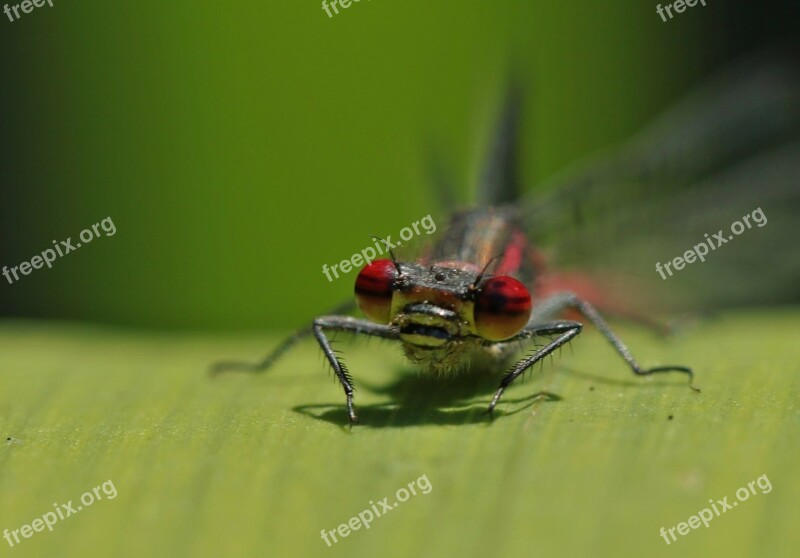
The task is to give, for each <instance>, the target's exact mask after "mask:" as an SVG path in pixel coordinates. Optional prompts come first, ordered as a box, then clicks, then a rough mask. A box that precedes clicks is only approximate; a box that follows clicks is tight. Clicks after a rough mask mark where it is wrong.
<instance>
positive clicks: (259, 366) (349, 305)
mask: <svg viewBox="0 0 800 558" xmlns="http://www.w3.org/2000/svg"><path fill="white" fill-rule="evenodd" d="M355 306H356V303H355V301H354V300H348V301H347V302H344V303H342V304H340V305H339V306H337V307H336V308H334V309H333V310H331V311H330V312H328V314H344V313H347V312H350V311H352V310H353V309H354V308H355ZM312 333H313V328H311V327H304V328H303V329H298V330H297V331H295V332H294V333H292V334H291V335H290V336H289V337H287V338H286V339H284V340H283V341H281V343H280V344H279V345H278V346H277V347H275V348H274V349H273V350H272V351H271V352H270V353H269V354H268V355H267V356H266V357H264V358H263V359H262V360H261V361H260V362H242V361H235V360H227V361H222V362H216V363H214V364H212V365H211V368H210V369H209V371H210V372H211V374H212V375H216V374H219V373H221V372H234V371H235V372H263V371H264V370H267V369H268V368H269V367H270V366H272V365H273V364H275V361H277V360H278V359H279V358H280V357H281V356H282V355H283V354H284V353H285V352H286V351H288V350H289V349H291V348H292V347H294V346H295V345H296V344H297V342H298V341H302V340H303V339H305V338H306V337H308V336H309V335H311V334H312Z"/></svg>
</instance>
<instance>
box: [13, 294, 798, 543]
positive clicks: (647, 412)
mask: <svg viewBox="0 0 800 558" xmlns="http://www.w3.org/2000/svg"><path fill="white" fill-rule="evenodd" d="M799 318H800V312H798V311H797V310H792V311H770V312H768V313H767V312H752V313H736V314H728V315H725V316H721V317H718V318H716V319H713V320H709V321H705V322H702V323H699V324H697V325H695V326H693V327H691V328H688V329H686V330H684V331H682V332H680V334H678V335H677V336H676V337H673V338H670V339H660V338H655V337H654V336H653V335H652V334H650V333H649V332H647V331H642V330H641V329H638V328H635V327H625V326H622V325H620V326H617V329H618V331H619V333H620V334H621V336H622V337H623V338H624V339H625V340H626V342H627V343H628V345H629V346H630V348H631V350H632V351H633V352H634V354H635V355H636V356H637V357H638V358H639V360H640V361H641V362H642V364H643V365H646V366H650V365H656V364H673V363H674V364H686V365H690V366H692V367H693V368H694V369H695V371H696V374H697V376H696V384H697V385H698V386H699V387H701V388H702V393H699V394H698V393H694V392H692V391H691V390H689V389H688V388H687V386H686V383H685V380H684V379H683V378H682V377H680V376H679V375H678V376H677V377H674V376H665V377H661V378H636V377H633V376H632V374H630V372H629V371H627V369H626V368H625V366H624V364H623V363H622V362H621V360H620V359H619V358H618V357H617V356H616V355H615V354H614V353H613V352H612V350H611V349H610V348H609V347H608V346H607V344H606V343H605V341H604V340H603V339H602V338H601V336H600V335H599V334H598V333H597V332H596V331H594V330H592V329H586V330H585V331H584V333H583V334H581V336H579V337H578V338H577V339H576V340H575V341H574V342H573V343H572V344H571V346H570V347H567V348H565V349H564V350H563V351H562V352H561V354H560V355H559V356H556V357H555V358H554V359H553V361H552V362H550V361H548V362H546V363H545V364H544V366H543V367H542V369H541V370H540V369H539V368H538V367H537V369H536V370H535V371H534V372H533V373H532V374H531V375H530V376H528V377H527V379H526V381H525V382H524V383H519V384H515V385H514V386H512V388H511V389H509V390H508V391H507V393H506V397H505V399H504V400H503V401H502V402H501V404H500V406H499V411H500V412H499V413H498V417H497V418H496V420H494V421H493V422H490V421H489V420H487V418H486V416H485V415H484V414H483V413H484V410H485V408H486V405H487V404H488V401H489V399H490V398H491V395H492V393H493V391H494V389H495V387H496V384H497V381H498V376H497V375H496V374H495V375H493V376H489V375H487V376H486V377H485V378H476V377H464V378H452V379H442V380H434V379H429V378H424V377H419V376H417V375H416V373H415V372H414V371H413V370H412V369H411V368H410V366H409V365H408V364H406V363H405V362H404V361H403V359H402V357H401V355H400V351H399V350H398V349H396V348H394V347H392V346H391V345H386V344H382V343H372V342H370V343H366V344H365V343H363V342H359V341H356V340H354V341H352V342H351V341H350V340H348V339H345V338H344V337H342V338H340V339H339V340H338V342H337V346H338V348H339V349H340V350H342V351H343V354H344V355H345V356H346V358H347V362H348V365H349V368H350V370H351V372H352V374H353V376H354V378H355V380H356V382H357V386H358V388H359V390H358V392H357V394H356V404H357V406H358V410H359V413H360V414H359V416H360V419H361V421H362V424H361V425H359V426H356V427H354V428H350V427H348V426H347V425H346V415H345V412H344V405H343V403H344V396H343V394H342V392H341V389H340V388H339V386H338V385H336V383H335V382H334V381H333V379H332V375H331V373H330V372H329V371H326V370H325V368H324V367H323V366H322V357H321V355H320V354H319V351H318V350H317V348H316V346H315V345H314V343H313V342H312V341H308V342H305V343H303V344H302V345H301V346H300V347H298V348H297V349H296V350H294V351H292V352H290V353H288V354H287V355H286V356H285V357H284V359H283V360H281V361H280V362H279V364H278V365H277V366H276V367H275V368H274V369H273V370H271V371H270V372H269V373H266V374H261V375H246V374H231V375H227V376H222V377H219V378H216V379H212V378H210V377H209V376H208V375H207V374H206V369H207V367H208V365H209V364H210V363H211V362H213V361H215V360H218V359H221V358H227V357H236V358H252V359H254V360H255V359H258V358H260V357H261V356H263V354H264V353H265V352H267V351H268V350H269V349H270V348H271V347H273V346H274V345H275V344H276V343H277V342H278V341H279V336H276V335H248V336H232V335H229V336H211V335H198V334H185V335H180V334H162V335H156V334H152V333H141V332H130V331H120V330H107V329H100V328H92V327H88V326H81V325H64V324H42V323H32V322H5V323H4V324H2V325H0V425H2V430H1V431H0V433H2V435H3V437H4V440H5V442H4V443H3V444H2V445H0V493H1V494H2V502H3V505H2V508H1V509H0V529H8V530H9V531H13V530H15V529H20V527H21V526H22V525H24V524H30V523H31V522H32V521H33V520H34V519H36V518H37V517H41V516H42V515H43V514H46V513H47V512H50V511H53V510H54V507H53V506H54V503H57V504H62V503H63V504H66V503H67V502H69V501H70V500H72V501H73V506H77V505H80V499H81V495H82V494H83V493H85V492H87V491H92V489H93V488H94V487H96V486H101V485H102V483H104V482H106V481H109V480H111V481H112V482H113V487H114V489H115V490H116V492H117V495H116V497H115V498H113V499H111V498H109V495H110V493H111V492H112V491H110V490H109V494H107V493H105V492H103V491H102V490H100V491H98V493H99V495H100V496H102V499H100V500H98V501H95V502H94V503H92V504H91V505H89V506H84V507H83V509H82V510H81V511H77V512H76V513H75V514H73V515H71V516H70V517H66V518H65V519H63V520H59V521H58V522H57V523H55V525H54V527H53V531H52V532H49V531H48V530H47V529H46V528H45V530H44V531H43V532H34V533H33V534H32V536H31V537H30V538H27V539H26V538H22V539H21V542H20V543H18V544H15V546H14V547H11V546H9V545H8V543H7V542H6V541H5V540H4V539H2V540H0V549H2V553H3V555H8V556H14V557H26V556H48V557H49V556H60V557H70V556H76V557H77V556H80V557H82V558H86V557H87V556H89V557H90V556H104V557H105V556H123V557H124V556H137V557H138V556H170V557H176V556H193V557H202V556H215V557H216V556H348V557H351V558H352V557H358V556H437V557H438V556H446V557H450V556H453V557H468V556H476V557H477V556H498V557H507V556H509V557H510V556H648V557H658V556H682V557H686V556H689V557H691V556H704V557H705V556H729V557H736V556H771V557H780V556H795V555H796V549H797V548H798V547H800V534H799V533H800V531H799V530H798V529H797V525H798V520H800V512H798V505H797V503H798V501H800V480H798V465H799V464H800V463H799V460H798V457H800V449H798V444H797V442H798V433H800V428H798V427H800V407H798V392H799V391H800V390H799V388H800V346H799V345H798V333H799V332H800V328H798V324H800V320H799ZM762 475H766V476H767V477H766V479H767V480H768V481H769V484H770V485H771V486H772V490H771V491H769V492H767V491H766V490H762V488H759V485H754V491H755V494H752V493H751V494H750V495H749V497H748V498H747V499H746V500H744V501H737V497H736V493H737V489H740V488H742V487H745V490H746V489H747V488H746V487H747V484H748V483H750V482H752V481H756V479H758V478H759V477H762ZM423 476H424V477H425V479H427V480H428V481H429V482H430V486H431V487H432V489H430V490H429V492H428V493H427V494H423V493H422V491H421V489H420V488H417V492H418V493H417V495H411V496H410V497H409V498H408V499H407V501H405V502H402V503H398V505H397V507H393V508H392V509H391V511H387V512H384V513H385V515H382V516H380V517H377V518H375V519H374V520H373V521H372V523H371V525H370V528H369V529H366V528H364V527H361V528H359V529H358V530H357V531H351V532H350V533H349V535H348V536H347V537H345V538H342V537H341V536H340V535H337V537H338V542H336V543H334V544H332V546H331V547H328V546H327V545H326V543H325V542H324V541H323V540H322V538H321V534H320V531H321V530H322V529H325V530H329V531H330V530H335V529H337V527H338V526H339V525H340V524H343V523H346V522H348V521H349V520H350V519H351V518H352V517H354V516H357V515H358V514H359V512H362V511H363V510H365V509H371V503H370V501H372V502H375V506H376V507H378V509H380V507H379V506H378V504H377V503H378V502H379V501H380V500H382V499H383V498H385V497H388V502H389V503H392V502H396V495H397V491H398V489H401V488H403V487H407V486H408V484H409V483H411V482H413V481H415V480H417V479H420V477H423ZM764 483H765V481H764V480H762V485H763V486H765V484H764ZM419 486H421V487H422V488H424V480H423V481H420V485H419ZM740 494H741V492H740ZM401 496H402V493H401ZM725 497H727V498H728V502H729V503H731V504H732V503H733V502H737V505H736V506H733V507H732V508H731V509H730V510H728V511H726V512H725V513H723V514H721V515H719V516H718V517H714V518H713V519H712V520H711V522H710V523H709V527H707V528H706V527H704V526H702V525H700V527H699V528H698V529H690V530H689V532H688V534H686V535H685V536H680V535H678V533H677V531H676V535H677V541H676V542H672V543H671V544H670V545H667V544H666V542H665V541H664V539H663V538H662V537H661V536H660V535H659V530H660V529H661V527H665V528H667V529H669V528H670V527H675V526H676V525H677V524H679V523H680V522H684V521H687V520H689V518H690V517H691V516H693V515H695V514H697V513H698V512H700V510H702V509H703V508H706V507H709V506H710V503H709V500H710V499H711V500H714V501H716V500H722V499H723V498H725ZM719 507H721V506H718V508H719ZM12 540H13V539H12Z"/></svg>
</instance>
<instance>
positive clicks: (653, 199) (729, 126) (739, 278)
mask: <svg viewBox="0 0 800 558" xmlns="http://www.w3.org/2000/svg"><path fill="white" fill-rule="evenodd" d="M796 60H798V58H797V57H793V56H791V54H789V53H780V52H776V51H771V52H769V53H760V54H758V55H753V56H750V57H749V58H747V59H745V60H742V61H740V62H739V63H737V64H736V65H734V66H733V67H730V68H727V69H725V70H723V71H722V72H721V73H720V74H718V75H716V76H713V77H712V78H711V79H710V80H708V81H707V82H706V83H704V84H703V85H701V86H700V87H699V88H698V89H697V90H696V91H695V92H694V93H692V94H690V95H689V96H688V97H686V98H685V99H683V100H682V101H680V102H678V103H677V104H676V105H675V106H674V107H673V108H671V109H669V110H668V111H666V112H665V113H664V114H663V115H662V116H661V117H659V118H658V119H657V120H656V121H654V122H653V123H652V124H651V125H650V126H648V127H647V128H646V129H644V130H643V131H642V132H641V133H639V134H638V135H636V136H635V137H634V138H633V139H632V140H630V141H629V142H627V143H626V144H625V145H623V146H621V148H620V149H618V150H616V151H614V152H611V153H606V154H603V155H602V156H600V157H597V158H594V159H593V160H591V161H588V162H585V163H583V164H582V165H580V166H579V167H575V168H571V169H568V170H567V171H565V172H564V173H561V174H560V175H559V176H556V177H553V178H552V179H551V180H549V181H547V182H546V183H545V184H542V185H541V186H540V187H537V189H536V192H534V193H532V194H530V195H528V196H527V197H526V198H525V199H524V200H523V208H524V209H523V211H524V215H525V217H524V219H525V222H526V223H527V226H528V227H529V228H530V230H531V234H532V237H533V238H534V240H535V241H536V242H538V243H539V244H540V245H541V246H542V247H543V248H544V249H545V251H546V252H547V253H548V255H549V256H550V261H551V262H552V265H553V266H554V267H557V268H559V269H568V270H569V269H578V268H579V269H581V270H584V271H586V272H589V273H591V274H592V276H593V277H595V278H598V279H599V280H601V281H604V282H605V283H606V287H607V288H614V289H616V290H617V291H618V292H620V291H630V294H631V295H633V294H634V293H640V292H647V293H657V299H658V300H661V301H663V302H665V303H667V304H668V305H669V308H670V309H673V310H678V309H683V308H686V309H689V308H692V309H700V308H712V307H719V306H729V305H734V304H743V303H748V302H752V303H766V302H778V301H789V300H794V301H796V300H799V299H800V252H799V251H798V248H797V241H798V238H800V235H798V233H799V232H800V77H798V66H797V63H796V62H795V61H796ZM754 212H756V213H755V214H754ZM762 214H763V215H764V219H765V222H764V223H763V224H759V222H760V221H761V220H762V219H761V215H762ZM745 216H747V222H749V223H750V226H749V228H748V227H747V226H746V223H745V222H744V218H745ZM735 222H740V223H742V226H744V227H745V228H744V229H743V230H742V231H741V232H740V234H738V235H737V234H735V231H732V230H731V225H732V224H734V223H735ZM734 226H735V227H736V230H739V226H738V225H735V224H734ZM720 230H722V235H721V236H722V238H724V239H725V242H724V243H723V244H721V245H719V246H717V243H718V242H720V241H719V240H718V239H716V240H715V239H714V235H715V234H718V232H719V231H720ZM706 235H708V238H707V237H706ZM717 238H719V237H717ZM709 242H711V244H709ZM701 243H705V245H706V246H709V249H708V254H707V255H705V256H704V260H705V261H700V260H699V259H698V260H696V261H694V262H693V263H689V264H686V265H685V266H684V267H683V268H682V269H679V270H678V269H674V268H675V263H674V262H673V260H674V259H675V258H676V257H683V256H684V255H686V252H687V251H688V250H693V249H695V247H696V251H697V252H702V251H703V248H702V247H701V246H699V245H700V244H701ZM710 246H713V247H714V248H713V249H711V248H710ZM691 257H692V256H689V258H691ZM667 262H670V264H671V265H670V270H671V271H672V275H670V274H669V273H668V272H664V277H665V278H662V276H661V273H659V272H658V271H657V269H656V264H657V263H659V264H661V266H662V269H663V267H664V265H665V264H666V263H667ZM624 294H625V293H624V292H622V295H623V296H624ZM640 306H641V305H640Z"/></svg>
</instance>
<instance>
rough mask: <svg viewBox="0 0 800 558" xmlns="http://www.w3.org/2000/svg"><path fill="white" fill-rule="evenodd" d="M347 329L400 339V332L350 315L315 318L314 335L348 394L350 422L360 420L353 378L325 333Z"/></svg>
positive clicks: (351, 331)
mask: <svg viewBox="0 0 800 558" xmlns="http://www.w3.org/2000/svg"><path fill="white" fill-rule="evenodd" d="M326 330H329V331H347V332H350V333H360V334H363V335H374V336H376V337H382V338H384V339H399V337H400V334H399V333H398V331H397V330H395V329H392V328H390V327H389V326H387V325H381V324H374V323H372V322H368V321H367V320H361V319H358V318H352V317H350V316H322V317H320V318H317V319H316V320H314V325H313V326H312V331H313V332H314V337H316V338H317V341H318V342H319V346H320V347H321V348H322V352H323V353H325V357H326V358H327V359H328V362H330V364H331V367H332V368H333V372H334V373H335V374H336V377H337V378H339V383H341V384H342V388H344V393H345V395H346V396H347V415H348V416H349V417H350V422H351V423H355V422H358V418H357V417H356V411H355V408H354V407H353V379H352V378H351V377H350V374H349V373H348V371H347V367H346V366H345V365H344V363H343V362H342V361H341V360H339V358H338V357H337V356H336V353H334V351H333V348H331V343H330V341H329V340H328V337H327V336H326V335H325V331H326Z"/></svg>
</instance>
